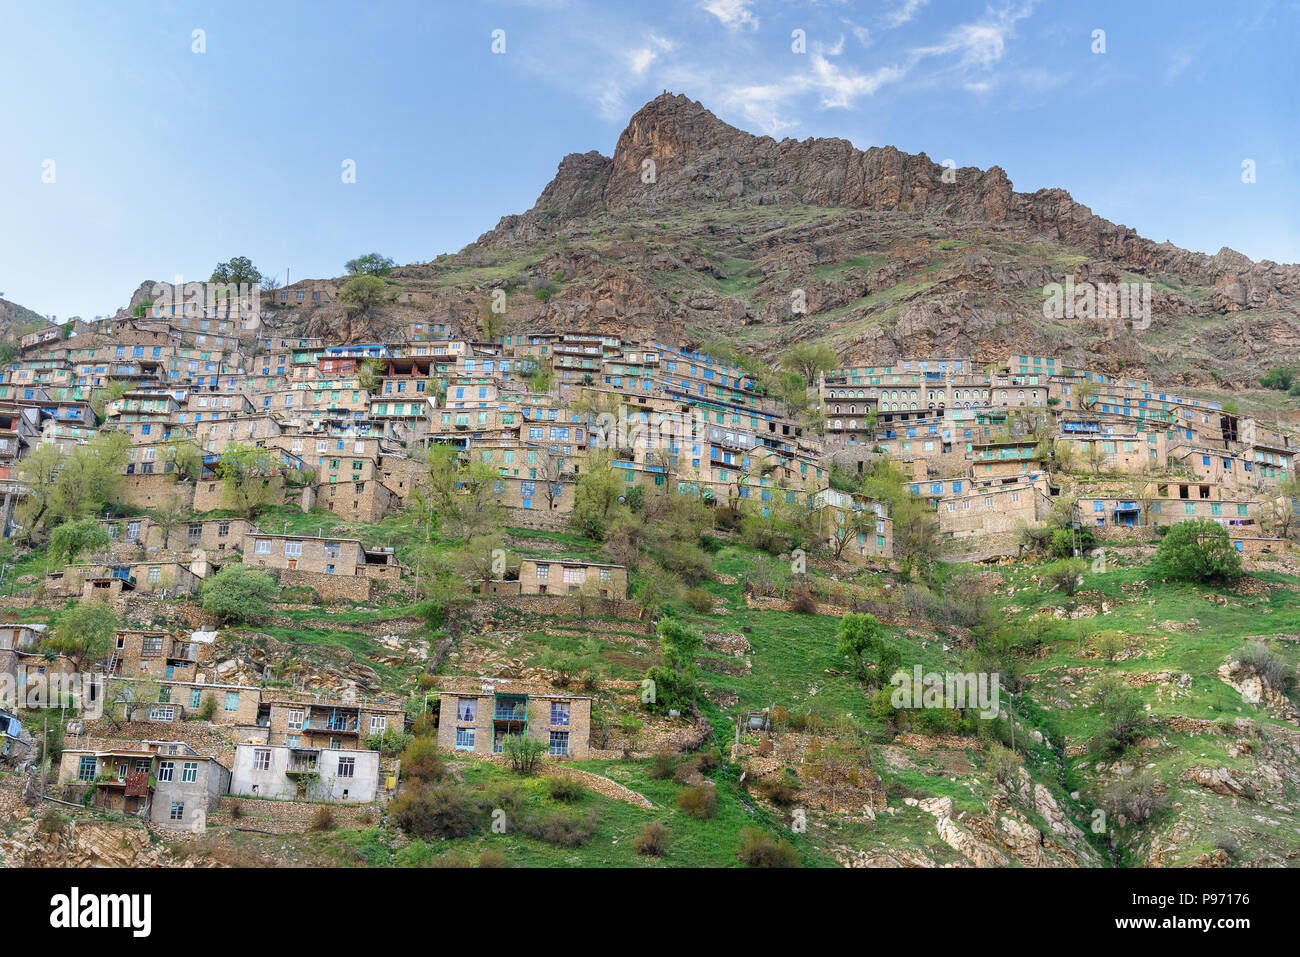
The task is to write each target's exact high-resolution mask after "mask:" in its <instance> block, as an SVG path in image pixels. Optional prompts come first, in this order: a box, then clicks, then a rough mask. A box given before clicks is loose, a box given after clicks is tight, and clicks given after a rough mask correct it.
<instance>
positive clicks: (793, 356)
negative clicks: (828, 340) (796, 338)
mask: <svg viewBox="0 0 1300 957" xmlns="http://www.w3.org/2000/svg"><path fill="white" fill-rule="evenodd" d="M839 361H840V360H839V356H837V355H836V354H835V350H834V349H832V348H831V347H830V346H828V345H824V344H823V345H814V344H812V343H800V344H799V345H796V346H791V347H790V348H789V349H787V350H786V351H785V354H784V355H782V356H781V368H782V369H784V370H785V371H786V372H797V373H798V374H799V375H800V376H802V377H803V381H804V382H805V383H806V384H808V385H815V384H816V382H817V380H818V378H819V377H820V376H821V374H822V373H823V372H830V371H831V370H832V369H834V368H835V367H836V366H837V365H839Z"/></svg>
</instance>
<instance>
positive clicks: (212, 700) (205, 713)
mask: <svg viewBox="0 0 1300 957" xmlns="http://www.w3.org/2000/svg"><path fill="white" fill-rule="evenodd" d="M216 716H217V696H216V695H213V694H206V695H204V696H203V703H202V704H200V705H199V710H198V712H197V713H196V714H195V717H197V718H198V719H199V720H200V721H211V720H212V719H213V718H215V717H216Z"/></svg>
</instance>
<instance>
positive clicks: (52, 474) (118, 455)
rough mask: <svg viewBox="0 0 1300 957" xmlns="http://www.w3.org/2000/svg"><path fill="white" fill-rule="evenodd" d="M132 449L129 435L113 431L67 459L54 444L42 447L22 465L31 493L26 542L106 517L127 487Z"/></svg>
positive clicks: (22, 520) (22, 513)
mask: <svg viewBox="0 0 1300 957" xmlns="http://www.w3.org/2000/svg"><path fill="white" fill-rule="evenodd" d="M130 444H131V439H130V437H129V436H128V435H127V434H126V433H125V432H119V431H117V430H116V429H110V430H107V431H104V432H100V433H99V434H98V435H96V436H95V437H94V438H93V439H91V440H90V442H88V443H87V444H85V445H81V446H77V447H76V448H75V449H73V450H72V452H70V453H68V454H66V455H65V454H64V453H63V452H62V451H60V450H59V448H58V447H57V446H55V445H47V444H44V443H42V444H39V445H37V446H36V448H34V449H33V450H32V452H31V454H30V455H28V456H27V458H25V459H23V461H22V462H21V463H20V464H19V466H18V474H19V476H20V477H21V478H22V480H23V483H24V484H25V485H26V486H27V489H28V494H27V495H26V496H25V497H24V500H23V502H22V503H21V504H20V506H19V510H18V524H20V525H22V526H23V528H24V529H25V530H26V535H27V537H28V538H29V539H30V537H31V536H32V534H33V532H34V531H35V530H36V529H38V528H40V527H42V526H43V527H53V526H55V525H58V524H60V523H61V522H64V521H68V520H72V519H79V518H86V517H88V516H91V515H96V514H98V513H100V512H102V511H103V509H104V506H105V505H107V504H109V503H110V502H112V501H114V500H115V499H116V497H117V494H118V492H119V491H120V489H121V487H122V482H123V477H124V472H125V465H126V458H127V450H128V448H129V447H130Z"/></svg>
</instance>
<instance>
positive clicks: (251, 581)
mask: <svg viewBox="0 0 1300 957" xmlns="http://www.w3.org/2000/svg"><path fill="white" fill-rule="evenodd" d="M275 592H276V586H275V579H273V578H272V577H271V576H270V575H268V574H266V573H265V572H257V571H253V570H252V569H248V568H245V567H244V566H242V565H230V566H228V567H226V568H223V569H221V571H219V572H217V573H216V574H215V575H213V576H212V577H211V578H208V579H207V580H205V581H204V583H203V610H204V611H206V612H207V613H208V614H209V615H212V616H213V617H215V618H216V619H217V621H218V622H220V623H221V624H223V625H228V624H233V623H236V622H241V621H248V619H249V618H252V617H253V616H254V615H261V614H265V612H266V604H267V602H269V601H272V600H273V599H274V598H275Z"/></svg>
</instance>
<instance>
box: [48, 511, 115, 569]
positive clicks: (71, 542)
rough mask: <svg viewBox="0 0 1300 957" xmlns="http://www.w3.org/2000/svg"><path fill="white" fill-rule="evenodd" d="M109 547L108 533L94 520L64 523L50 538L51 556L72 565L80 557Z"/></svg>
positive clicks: (86, 519) (84, 519)
mask: <svg viewBox="0 0 1300 957" xmlns="http://www.w3.org/2000/svg"><path fill="white" fill-rule="evenodd" d="M106 545H108V531H107V530H106V529H105V528H104V526H102V525H100V524H99V522H98V521H97V520H95V519H93V518H83V519H80V520H78V521H75V522H64V523H63V524H62V525H60V526H59V527H58V528H56V529H55V530H54V533H53V534H52V535H51V536H50V555H51V557H53V558H56V559H58V560H60V561H62V563H63V564H65V565H71V564H72V563H73V562H75V561H76V560H77V558H78V556H80V555H83V554H85V553H86V552H93V551H96V550H98V549H101V548H104V547H105V546H106Z"/></svg>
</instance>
